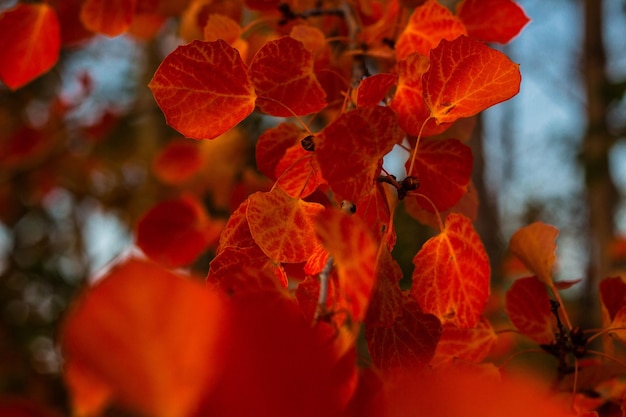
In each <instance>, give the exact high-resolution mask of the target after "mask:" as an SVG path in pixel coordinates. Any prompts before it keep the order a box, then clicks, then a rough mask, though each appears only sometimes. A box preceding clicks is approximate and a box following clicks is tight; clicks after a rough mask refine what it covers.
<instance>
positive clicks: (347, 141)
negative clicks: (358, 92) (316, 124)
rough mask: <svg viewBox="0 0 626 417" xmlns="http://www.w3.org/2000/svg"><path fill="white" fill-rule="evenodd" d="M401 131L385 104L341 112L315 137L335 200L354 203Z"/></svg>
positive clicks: (371, 182)
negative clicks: (345, 200) (346, 200)
mask: <svg viewBox="0 0 626 417" xmlns="http://www.w3.org/2000/svg"><path fill="white" fill-rule="evenodd" d="M403 136H404V133H403V132H402V130H401V129H400V128H399V126H398V123H397V120H396V116H395V114H394V112H393V111H392V110H391V109H389V108H387V107H380V106H376V107H360V108H357V109H355V110H351V111H349V112H347V113H343V114H342V115H340V116H339V117H338V118H337V119H336V120H335V121H334V122H332V123H331V124H330V125H328V126H327V127H326V128H325V129H324V130H323V131H322V132H321V133H320V134H319V135H318V136H316V138H315V153H316V155H317V160H318V162H319V165H320V168H321V170H322V176H323V177H324V178H325V179H326V181H328V183H329V184H332V189H333V191H334V192H335V193H336V194H337V196H338V197H337V198H338V200H343V199H348V200H350V201H352V202H354V203H356V204H357V205H358V204H359V200H360V199H361V197H363V196H364V195H366V194H367V193H368V192H369V191H370V190H371V189H372V187H374V184H375V183H376V180H377V178H378V175H379V174H380V168H381V167H382V158H383V157H384V156H385V155H386V154H387V153H389V151H390V150H391V149H392V148H393V146H394V145H395V144H397V143H399V142H400V140H401V139H402V137H403Z"/></svg>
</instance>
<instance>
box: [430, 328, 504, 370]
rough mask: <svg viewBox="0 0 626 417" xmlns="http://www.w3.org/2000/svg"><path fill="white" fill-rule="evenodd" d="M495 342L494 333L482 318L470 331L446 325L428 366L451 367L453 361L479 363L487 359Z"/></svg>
mask: <svg viewBox="0 0 626 417" xmlns="http://www.w3.org/2000/svg"><path fill="white" fill-rule="evenodd" d="M496 340H497V336H496V332H495V331H494V330H493V327H491V324H489V322H488V321H487V320H486V319H484V318H481V319H480V321H479V322H478V324H477V325H476V326H475V327H472V328H470V329H459V328H458V327H455V326H453V325H451V324H446V325H445V326H443V332H442V333H441V338H440V339H439V343H438V344H437V349H436V350H435V356H434V357H433V359H432V361H431V362H430V364H431V365H432V366H445V365H451V364H453V362H454V360H455V359H463V360H466V361H470V362H474V363H479V362H480V361H482V360H483V359H485V357H487V355H488V354H489V351H490V350H491V348H492V347H493V345H494V344H495V342H496Z"/></svg>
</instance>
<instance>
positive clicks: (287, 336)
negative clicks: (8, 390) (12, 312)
mask: <svg viewBox="0 0 626 417" xmlns="http://www.w3.org/2000/svg"><path fill="white" fill-rule="evenodd" d="M68 10H69V11H68ZM167 16H179V21H180V36H181V38H183V39H184V40H185V41H186V42H187V43H185V44H183V45H181V46H179V47H178V48H176V49H175V50H174V51H173V52H172V53H170V54H169V55H168V56H166V57H165V59H164V60H163V62H162V63H161V65H160V66H159V68H158V69H157V71H156V73H155V74H154V77H153V78H152V80H151V82H150V83H149V87H150V89H151V90H152V92H153V94H154V97H155V100H156V102H157V104H158V105H159V107H160V108H161V110H162V111H163V113H164V115H165V118H166V120H167V123H168V124H169V125H170V126H171V127H173V128H174V129H176V130H178V131H179V132H180V133H181V134H183V135H184V136H186V137H189V138H193V139H197V140H202V139H207V140H206V141H202V142H206V143H218V142H219V141H224V142H226V143H229V144H230V143H235V142H236V140H239V139H236V138H241V137H242V133H241V132H240V131H238V130H237V128H236V127H237V125H239V124H240V122H242V121H243V120H244V119H247V118H248V117H249V116H250V115H251V114H253V113H255V114H262V115H266V116H272V117H277V118H281V122H280V123H278V124H276V125H275V126H272V127H270V128H268V129H266V130H265V131H264V132H263V133H262V134H261V135H260V136H259V137H258V139H257V140H256V154H255V155H256V166H257V168H258V170H259V171H260V172H261V173H262V174H264V175H265V176H266V177H267V178H268V179H269V180H270V181H271V183H270V185H269V187H266V186H265V184H263V185H258V186H256V187H253V188H256V189H257V190H259V189H261V190H263V191H257V192H254V193H251V194H250V195H245V196H244V197H243V198H241V199H240V201H239V202H238V204H236V205H235V207H234V209H233V211H232V213H231V215H230V217H229V218H228V220H227V222H226V223H225V224H223V223H221V222H220V221H219V220H216V219H214V218H212V217H211V215H209V213H208V212H207V211H206V209H205V208H204V206H203V204H202V203H201V202H202V199H203V198H204V197H205V195H204V188H203V187H202V186H197V184H195V185H192V186H190V185H189V184H191V183H193V182H194V181H195V180H196V179H197V178H198V177H201V176H203V175H206V173H207V172H208V171H207V169H215V171H214V173H215V174H214V175H213V177H214V178H217V180H216V184H213V186H214V187H216V188H217V187H219V184H217V183H219V182H220V179H222V182H225V181H226V178H230V177H232V172H231V171H229V168H228V167H229V164H230V162H229V160H228V159H227V158H223V157H222V156H223V153H220V152H215V149H214V150H213V152H209V153H206V152H204V151H203V149H204V148H202V146H201V145H198V146H196V143H190V142H182V139H181V142H180V143H173V144H170V145H168V147H167V148H164V149H163V150H162V152H161V153H160V154H159V155H158V158H157V159H156V160H155V161H154V164H153V169H154V172H155V175H156V176H157V177H159V178H160V179H161V180H162V181H163V182H166V183H168V184H171V185H175V186H180V188H181V190H184V192H181V195H180V196H179V197H178V198H174V199H170V200H167V201H163V202H161V203H159V204H158V205H156V206H154V207H153V208H152V209H151V210H149V211H148V212H147V213H146V214H145V215H144V217H143V218H142V219H141V221H140V222H139V223H138V225H137V229H136V231H137V240H136V243H137V245H138V246H139V247H140V248H141V249H142V250H143V251H144V253H145V255H146V256H147V257H149V258H150V259H151V260H150V261H144V260H136V259H134V260H129V261H125V262H122V263H121V264H119V265H117V266H116V267H114V269H112V270H111V271H110V272H109V273H107V274H106V275H105V276H104V278H102V279H101V281H99V282H98V283H96V284H95V285H93V286H92V287H91V288H89V289H88V290H87V291H86V292H85V293H84V294H83V295H82V296H81V297H80V298H79V299H78V300H77V302H76V305H75V306H74V308H73V309H72V311H71V312H70V313H69V314H68V316H67V320H66V322H65V324H64V327H63V329H62V332H61V342H62V346H63V351H64V355H65V358H66V368H65V376H66V380H67V383H68V386H69V388H70V393H71V398H72V404H73V407H74V410H75V412H76V413H77V415H94V414H98V413H100V412H102V411H103V410H104V409H105V407H106V406H107V404H110V403H112V402H114V403H117V404H120V405H122V406H124V407H128V408H130V409H132V410H136V411H138V412H140V413H144V414H146V415H154V416H164V417H165V416H174V417H176V416H181V417H182V416H189V415H252V414H259V413H260V414H262V415H272V416H291V415H301V416H307V415H311V416H318V415H330V416H333V415H337V416H350V415H372V416H378V415H391V416H395V415H397V416H406V415H409V416H410V415H434V416H438V415H441V416H443V415H468V416H469V415H481V416H485V415H486V416H490V415H494V416H495V415H503V414H505V415H528V414H530V413H532V414H534V415H546V416H547V415H550V416H559V415H567V413H566V412H565V411H564V410H565V409H566V408H565V407H561V404H559V403H558V402H555V401H554V400H553V399H548V398H546V397H544V396H542V395H540V394H538V391H537V388H536V387H535V381H534V380H531V379H524V382H519V381H516V380H513V379H509V378H506V377H502V376H501V375H500V374H499V372H498V369H497V368H496V367H495V366H494V365H492V364H486V363H483V361H484V359H485V358H486V357H487V355H488V354H489V352H490V351H491V349H492V347H493V346H494V345H495V343H496V341H497V336H496V332H495V331H494V329H493V327H492V325H491V324H490V322H489V321H488V320H487V319H486V318H485V311H484V310H485V307H486V305H487V301H488V298H489V296H490V282H489V279H490V267H489V261H488V259H487V255H486V253H485V249H484V248H483V245H482V243H481V241H480V238H479V236H478V235H477V233H476V231H475V230H474V227H473V225H472V218H473V216H474V214H475V212H476V210H477V204H478V202H477V199H476V196H475V193H474V192H473V188H472V187H471V183H470V176H471V172H472V153H471V150H470V148H469V147H468V146H467V145H466V144H465V143H464V141H466V140H467V139H468V138H469V130H471V129H468V127H467V126H468V124H467V123H466V120H465V121H464V120H463V119H467V118H470V117H471V116H474V115H476V114H478V113H480V112H481V111H483V110H484V109H486V108H488V107H490V106H492V105H495V104H497V103H500V102H502V101H505V100H508V99H509V98H511V97H512V96H514V95H515V94H517V92H518V91H519V86H520V81H521V76H520V72H519V68H518V65H517V64H515V63H513V62H511V61H510V60H509V59H508V57H507V56H506V55H504V54H503V53H501V52H499V51H497V50H496V49H493V48H492V47H490V46H488V45H487V44H486V43H485V42H499V43H506V42H508V41H510V40H511V39H512V38H513V37H514V36H516V35H517V34H518V33H519V32H520V31H521V29H522V28H523V27H524V26H525V24H526V23H527V22H528V18H527V17H526V16H525V15H524V13H523V11H522V10H521V8H520V7H519V6H518V5H517V4H516V3H515V2H514V1H511V0H463V1H460V2H459V3H458V4H457V6H456V10H455V12H452V11H451V10H449V9H448V8H446V7H444V6H443V5H441V4H439V2H438V1H436V0H426V1H399V0H388V1H368V0H365V1H358V2H345V4H344V6H343V7H340V8H337V7H336V4H335V3H334V2H317V1H313V0H310V1H286V2H280V1H277V0H276V1H272V0H270V1H252V0H247V1H231V2H228V1H210V0H192V1H185V2H177V1H172V0H116V1H111V0H107V1H103V0H84V1H79V0H76V1H71V2H51V3H50V4H47V3H46V4H22V3H20V4H19V5H18V6H16V7H15V8H14V9H11V10H8V11H5V12H4V13H2V15H0V37H3V36H6V35H7V33H6V31H7V29H6V28H8V27H11V28H12V29H11V30H12V31H13V33H15V31H16V30H18V31H19V32H18V33H22V34H23V36H20V39H24V40H23V42H22V43H19V42H17V43H14V44H12V45H11V48H7V49H5V50H3V51H0V78H1V79H2V80H3V82H4V83H5V84H6V85H7V86H8V87H9V88H11V89H16V88H19V87H20V86H22V85H24V84H26V83H28V82H29V81H31V80H32V79H34V78H36V77H37V76H39V75H41V74H43V73H44V72H46V71H47V70H48V69H49V68H50V67H51V66H53V65H54V63H55V62H56V60H57V58H58V53H59V49H60V47H61V45H66V44H68V43H71V42H75V41H76V40H77V39H80V37H81V35H80V31H78V30H75V28H76V27H77V26H79V25H78V23H80V27H82V29H83V30H85V29H87V30H89V31H92V32H97V33H102V34H106V35H110V36H112V35H116V34H119V33H123V32H127V31H129V32H131V33H134V34H136V35H137V36H149V35H150V34H154V33H155V31H156V29H158V27H159V26H160V24H161V23H162V22H163V20H164V19H165V18H166V17H167ZM251 16H252V17H254V19H255V20H249V19H250V17H251ZM246 19H247V20H246ZM244 20H245V22H244ZM17 22H19V24H18V23H17ZM242 22H244V23H247V24H246V26H242ZM7 23H8V24H7ZM42 39H48V40H47V41H46V42H41V40H42ZM42 44H44V45H46V48H45V51H42V50H41V45H42ZM25 52H26V53H25ZM21 56H26V57H30V58H27V59H23V58H20V57H21ZM33 57H36V59H34V58H33ZM7 62H11V63H12V64H11V65H9V64H7ZM16 68H17V69H16ZM373 71H375V72H376V74H374V75H371V74H370V72H373ZM267 119H269V118H267ZM470 125H471V123H470ZM451 132H454V134H453V133H451ZM209 140H210V141H209ZM228 146H231V145H228ZM396 146H401V147H404V148H406V149H407V150H409V151H410V152H411V157H410V158H409V159H408V160H407V162H406V166H405V168H406V175H407V177H406V178H404V179H397V178H395V177H393V176H390V175H387V174H386V173H385V171H384V170H382V165H383V158H384V157H385V156H386V155H387V154H388V153H389V152H390V151H391V150H392V149H393V148H394V147H396ZM227 149H228V150H229V151H232V149H237V147H236V146H232V147H228V148H227ZM215 155H219V156H220V157H219V158H217V157H215ZM218 159H224V160H226V162H224V161H220V160H218ZM207 167H209V168H207ZM216 167H217V168H216ZM229 203H230V202H229ZM398 204H405V208H406V209H407V211H408V212H409V213H410V214H411V215H412V216H413V217H415V219H417V220H418V221H420V222H422V223H424V224H426V225H431V226H433V227H434V229H435V235H434V236H433V237H432V238H430V239H429V240H428V241H427V242H426V243H425V244H424V245H423V246H421V247H420V248H416V254H415V256H414V258H413V264H414V271H413V274H412V277H411V278H412V284H411V288H410V289H409V290H404V291H403V290H402V289H401V288H400V286H399V281H400V279H401V278H402V273H401V270H400V267H399V265H398V263H397V262H396V261H395V260H394V258H393V256H392V250H393V248H394V246H395V243H396V237H395V230H394V212H395V208H396V207H397V205H398ZM222 206H224V204H222ZM226 206H227V204H226ZM342 206H343V209H340V207H342ZM354 207H356V209H355V210H353V208H354ZM555 236H556V235H555V233H554V232H553V231H552V229H549V228H548V229H546V228H544V227H543V226H535V228H531V229H522V231H520V232H519V233H518V234H517V235H516V236H515V237H514V239H513V241H512V243H511V249H512V251H513V252H514V253H515V254H516V255H517V256H519V258H520V259H521V260H522V261H523V262H524V263H525V264H526V265H527V267H528V268H529V269H530V270H531V271H532V272H533V273H534V274H535V276H536V277H532V278H528V279H522V280H519V281H517V282H516V283H515V284H514V285H513V287H512V288H511V290H510V291H509V292H508V294H507V297H506V309H507V312H508V313H509V316H510V318H511V321H512V323H513V324H514V325H515V326H517V328H518V329H519V330H520V331H521V332H522V333H524V334H526V335H528V336H529V337H530V338H531V339H533V340H534V341H536V342H537V343H540V344H541V345H547V346H548V347H550V346H557V344H558V343H559V339H558V337H557V335H558V334H559V332H560V331H561V327H560V326H563V324H562V323H561V322H560V321H559V319H558V317H559V316H558V314H555V309H553V308H551V304H550V294H552V295H554V296H555V297H558V290H559V288H562V287H563V286H565V285H566V284H562V283H561V284H559V283H554V282H553V281H552V279H551V273H552V271H551V269H552V263H553V261H554V258H553V253H554V251H553V247H552V246H551V244H553V241H554V238H555ZM215 245H216V249H215V256H214V258H213V260H212V262H211V264H210V268H209V272H208V275H207V277H206V285H202V284H199V283H198V282H197V280H194V279H193V277H189V276H186V275H185V274H184V273H182V272H180V271H175V272H173V271H172V270H171V269H170V268H175V267H181V266H185V265H188V264H190V263H191V262H193V261H194V260H195V259H196V258H197V257H198V256H199V255H200V254H202V253H203V252H205V251H206V250H207V248H209V247H212V246H215ZM551 254H552V255H551ZM550 256H552V257H550ZM183 275H185V276H183ZM559 285H560V286H559ZM603 285H604V286H605V287H607V288H609V287H610V289H607V290H603V297H604V298H605V299H606V300H604V306H605V310H606V311H605V313H606V314H605V316H606V321H607V323H609V324H608V325H609V326H612V327H610V328H611V329H614V330H612V332H613V333H614V334H616V335H617V336H618V337H620V338H621V334H620V333H619V330H617V328H618V327H619V326H621V325H622V323H623V321H624V315H625V314H626V313H624V307H623V306H624V304H626V303H625V302H626V300H622V298H624V297H621V295H620V296H619V297H617V296H616V295H614V294H622V295H623V294H626V290H624V289H623V288H622V286H623V283H621V281H616V280H609V281H605V283H604V284H603ZM546 287H547V288H548V289H549V290H550V291H551V292H548V291H547V290H546ZM616 289H617V290H616ZM619 291H621V292H619ZM611 296H612V297H613V298H611ZM615 297H617V298H615ZM620 297H621V298H620ZM558 311H561V310H558ZM565 326H566V327H567V329H568V331H570V332H572V331H573V330H572V327H571V325H570V324H569V322H567V323H566V324H565ZM361 327H364V329H365V331H364V332H363V333H364V337H365V343H366V346H367V354H366V360H367V361H369V362H371V364H370V365H369V366H367V367H364V368H357V366H356V362H357V361H356V356H357V349H356V344H357V340H358V335H359V334H360V329H361ZM102 346H106V347H107V348H106V350H105V351H103V350H102ZM549 349H550V348H549ZM551 349H552V350H554V348H551ZM550 353H552V352H550ZM569 353H572V352H569ZM559 359H560V358H559ZM362 360H363V358H361V361H362ZM525 378H526V377H525ZM579 414H580V415H583V414H582V412H581V413H579Z"/></svg>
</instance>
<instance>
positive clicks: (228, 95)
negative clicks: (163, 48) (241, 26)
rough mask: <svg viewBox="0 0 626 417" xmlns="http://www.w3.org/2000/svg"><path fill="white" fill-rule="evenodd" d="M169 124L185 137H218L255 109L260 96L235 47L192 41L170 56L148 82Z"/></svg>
mask: <svg viewBox="0 0 626 417" xmlns="http://www.w3.org/2000/svg"><path fill="white" fill-rule="evenodd" d="M149 87H150V89H151V90H152V94H154V98H155V100H156V101H157V104H158V105H159V107H160V108H161V110H162V111H163V114H165V119H166V121H167V123H168V124H169V125H170V126H172V127H173V128H174V129H176V130H178V131H179V132H181V133H182V134H183V135H185V136H187V137H190V138H195V139H213V138H216V137H217V136H219V135H221V134H222V133H224V132H226V131H228V130H230V129H231V128H233V127H234V126H235V125H237V123H239V122H240V121H242V120H243V119H244V118H245V117H246V116H248V115H249V114H250V113H252V111H253V110H254V101H255V100H256V94H255V92H254V87H253V86H252V83H251V82H250V79H249V77H248V70H247V67H246V65H245V64H244V63H243V61H242V60H241V57H240V56H239V53H238V52H237V50H236V49H234V48H233V47H231V46H230V45H228V44H227V43H226V42H224V41H222V40H217V41H215V42H202V41H197V40H196V41H193V42H191V43H190V44H187V45H182V46H179V47H178V48H176V50H174V52H172V53H171V54H169V55H168V56H167V57H166V58H165V59H164V60H163V62H162V63H161V65H160V66H159V68H158V69H157V71H156V73H155V74H154V77H153V78H152V80H151V81H150V84H149Z"/></svg>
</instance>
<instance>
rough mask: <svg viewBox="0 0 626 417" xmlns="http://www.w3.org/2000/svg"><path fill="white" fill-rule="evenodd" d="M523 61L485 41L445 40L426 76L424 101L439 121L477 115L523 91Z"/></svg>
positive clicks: (423, 82) (433, 55) (434, 55)
mask: <svg viewBox="0 0 626 417" xmlns="http://www.w3.org/2000/svg"><path fill="white" fill-rule="evenodd" d="M520 82H521V75H520V72H519V65H517V64H515V63H513V62H511V60H510V59H509V58H508V57H507V56H506V55H504V54H503V53H502V52H500V51H497V50H495V49H492V48H490V47H488V46H487V45H485V44H484V43H482V42H479V41H476V40H473V39H470V38H468V37H467V36H460V37H458V38H456V39H455V40H453V41H447V40H445V39H444V40H442V41H441V43H440V44H439V46H437V47H436V48H435V49H433V50H432V51H431V53H430V68H429V69H428V71H426V73H425V74H424V76H423V77H422V84H423V88H424V102H425V103H426V105H427V106H428V108H429V109H430V113H431V117H433V118H434V119H435V120H436V121H437V123H451V122H454V121H455V120H457V119H459V118H461V117H469V116H473V115H475V114H477V113H479V112H481V111H483V110H485V109H486V108H488V107H490V106H493V105H494V104H497V103H500V102H502V101H505V100H508V99H510V98H511V97H513V96H514V95H516V94H517V93H518V92H519V87H520Z"/></svg>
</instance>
